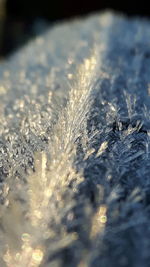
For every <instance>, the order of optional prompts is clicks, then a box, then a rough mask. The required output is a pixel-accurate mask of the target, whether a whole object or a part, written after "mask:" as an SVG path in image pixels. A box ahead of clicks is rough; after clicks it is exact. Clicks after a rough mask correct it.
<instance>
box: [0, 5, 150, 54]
mask: <svg viewBox="0 0 150 267" xmlns="http://www.w3.org/2000/svg"><path fill="white" fill-rule="evenodd" d="M148 6H149V5H148V2H147V4H146V3H144V1H139V2H138V1H136V2H134V1H129V2H128V1H118V2H115V1H106V0H100V1H96V0H93V1H89V2H88V1H86V0H80V1H79V0H75V1H69V0H55V1H51V0H42V1H37V0H30V1H28V0H0V57H1V58H4V57H6V56H8V55H9V54H10V53H12V52H13V51H14V50H16V49H17V48H18V47H20V46H22V45H24V44H25V43H26V41H28V40H29V39H30V38H32V37H34V36H36V35H37V34H39V33H40V32H42V31H44V30H45V29H46V28H47V27H48V26H49V25H50V24H52V23H53V22H55V21H60V20H63V19H66V18H71V17H76V16H81V15H86V14H88V13H91V12H94V11H97V12H98V11H102V10H105V9H112V10H115V11H120V12H122V13H125V14H126V15H128V16H132V15H140V16H149V15H150V7H148Z"/></svg>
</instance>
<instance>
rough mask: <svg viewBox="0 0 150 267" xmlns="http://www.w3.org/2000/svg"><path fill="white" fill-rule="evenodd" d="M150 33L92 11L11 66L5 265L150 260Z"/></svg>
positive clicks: (4, 89) (0, 71)
mask: <svg viewBox="0 0 150 267" xmlns="http://www.w3.org/2000/svg"><path fill="white" fill-rule="evenodd" d="M149 29H150V22H149V21H148V20H146V19H145V20H144V19H140V18H134V19H128V18H125V17H123V16H121V15H116V14H112V13H111V12H110V13H104V14H98V15H92V16H90V17H87V18H85V19H82V20H80V19H77V20H75V21H69V22H65V23H63V24H61V25H59V24H58V25H56V26H53V27H52V28H51V29H50V30H49V31H47V32H46V33H45V34H44V35H41V36H39V37H38V38H37V39H36V40H33V41H31V42H30V43H29V44H27V45H26V46H25V47H24V48H22V49H21V50H20V51H19V52H17V53H15V54H14V55H13V56H11V57H10V59H8V60H7V61H6V62H3V63H1V65H0V181H1V191H0V200H1V212H0V223H1V224H0V225H1V232H0V241H1V242H0V244H1V245H0V246H1V265H0V266H2V267H3V266H13V267H14V266H19V267H26V266H29V267H30V266H44V267H46V266H69V267H70V266H71V267H74V266H79V267H84V266H95V267H116V266H117V267H121V266H135V267H148V266H149V262H150V254H149V251H150V226H149V221H150V209H149V204H150V153H149V152H150V146H149V141H150V30H149ZM69 92H70V93H69ZM32 171H33V173H32ZM36 179H37V180H36ZM62 181H63V182H62ZM42 194H43V195H42Z"/></svg>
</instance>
